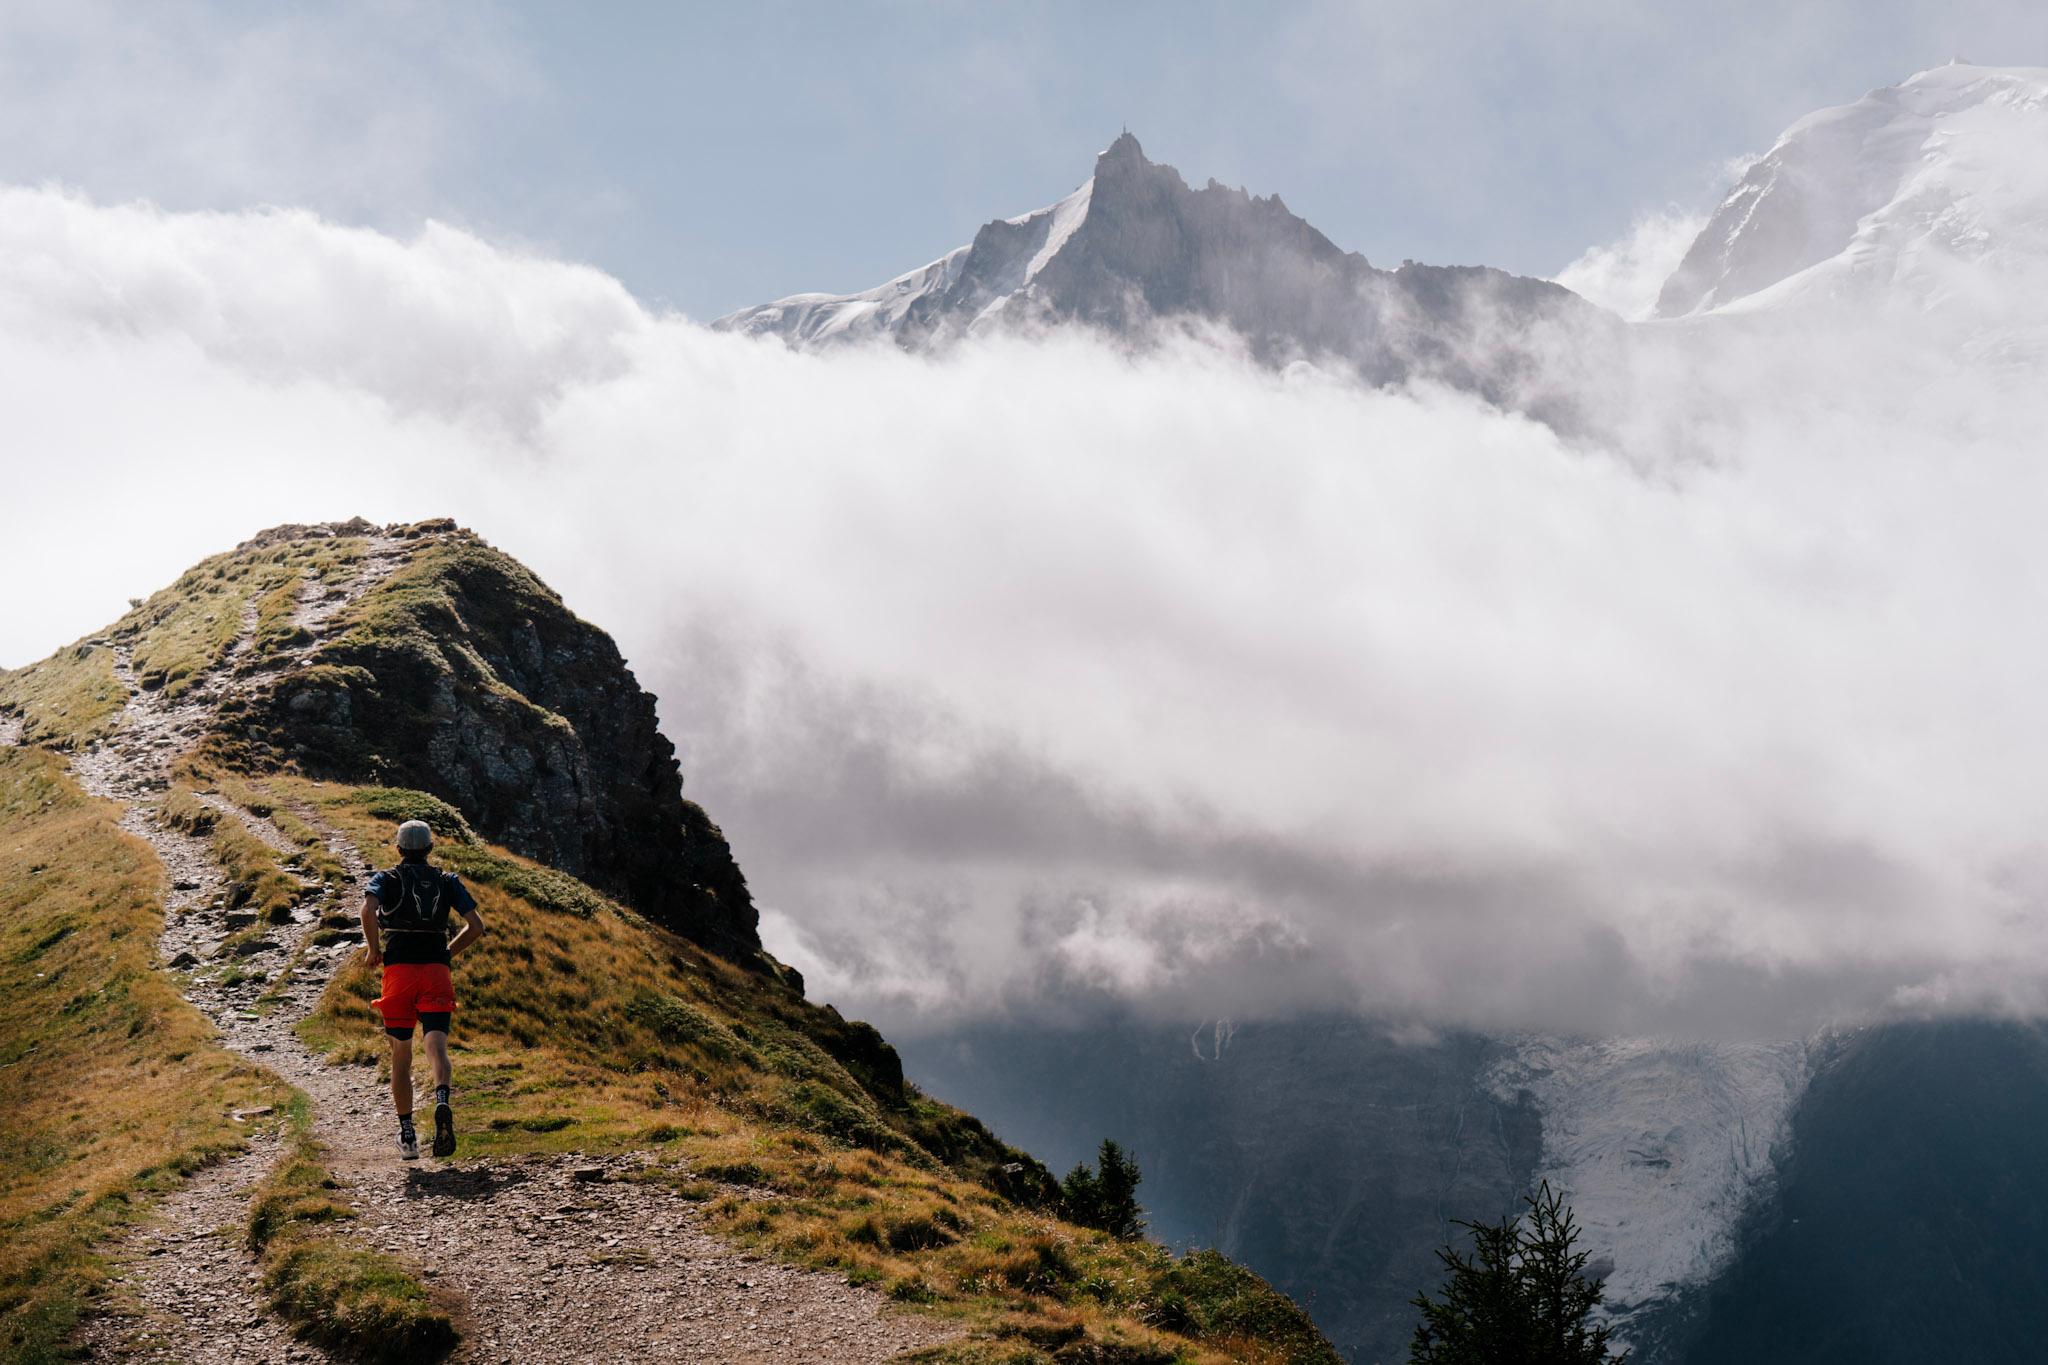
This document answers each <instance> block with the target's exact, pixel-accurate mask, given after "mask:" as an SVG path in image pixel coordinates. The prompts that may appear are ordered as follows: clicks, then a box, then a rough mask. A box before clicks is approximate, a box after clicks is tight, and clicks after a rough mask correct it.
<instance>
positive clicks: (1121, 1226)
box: [1060, 1138, 1145, 1239]
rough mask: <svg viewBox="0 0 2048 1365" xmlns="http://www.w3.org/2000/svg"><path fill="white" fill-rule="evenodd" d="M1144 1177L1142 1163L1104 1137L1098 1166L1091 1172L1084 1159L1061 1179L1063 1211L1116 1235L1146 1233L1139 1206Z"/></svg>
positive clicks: (1132, 1235)
mask: <svg viewBox="0 0 2048 1365" xmlns="http://www.w3.org/2000/svg"><path fill="white" fill-rule="evenodd" d="M1142 1179H1144V1177H1143V1176H1142V1175H1140V1174H1139V1173H1138V1163H1137V1162H1136V1161H1134V1160H1132V1159H1131V1158H1130V1157H1128V1156H1125V1155H1124V1149H1123V1148H1121V1147H1119V1146H1118V1145H1117V1144H1116V1143H1114V1142H1112V1141H1110V1140H1109V1139H1108V1138H1104V1139H1103V1140H1102V1150H1101V1152H1100V1153H1099V1154H1098V1155H1097V1158H1096V1168H1095V1169H1094V1170H1092V1171H1091V1170H1089V1169H1088V1165H1087V1163H1086V1162H1083V1163H1081V1164H1080V1165H1078V1166H1076V1167H1074V1169H1073V1170H1071V1171H1069V1172H1067V1178H1066V1179H1065V1180H1062V1181H1061V1182H1060V1195H1061V1212H1062V1213H1064V1214H1065V1215H1066V1217H1067V1219H1068V1220H1069V1221H1070V1222H1075V1223H1079V1224H1081V1225H1082V1226H1083V1227H1091V1228H1101V1229H1102V1230H1103V1231H1104V1232H1107V1233H1108V1234H1109V1235H1110V1236H1112V1237H1122V1238H1125V1239H1129V1238H1133V1237H1139V1236H1142V1235H1143V1234H1144V1231H1145V1219H1144V1216H1143V1212H1142V1210H1140V1209H1139V1208H1138V1182H1139V1181H1140V1180H1142Z"/></svg>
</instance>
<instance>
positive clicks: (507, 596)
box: [223, 522, 760, 960]
mask: <svg viewBox="0 0 2048 1365" xmlns="http://www.w3.org/2000/svg"><path fill="white" fill-rule="evenodd" d="M292 529H293V530H298V529H299V528H292ZM408 531H409V534H407V535H406V536H405V537H404V538H403V544H404V547H405V548H404V564H403V566H402V567H400V568H398V569H396V570H395V571H394V572H392V573H390V574H389V576H388V577H386V578H384V579H383V580H382V581H381V582H379V583H378V584H377V585H375V586H374V587H373V588H371V589H370V590H369V591H368V592H366V593H364V594H363V596H362V597H361V598H360V600H358V601H355V602H353V603H351V604H350V605H349V606H348V607H347V608H346V610H344V611H343V612H341V613H340V614H339V615H338V616H337V618H336V620H335V622H334V625H333V628H332V630H331V631H330V632H329V633H328V634H327V636H326V637H325V638H324V639H322V640H320V641H319V643H318V644H317V646H316V647H315V648H314V649H313V651H312V653H311V654H310V656H309V657H308V658H306V659H305V660H303V661H302V662H295V663H294V666H292V667H290V668H289V669H285V670H283V671H281V672H279V673H277V674H276V675H275V676H274V677H270V678H262V677H261V670H262V669H263V667H264V663H265V661H264V660H263V659H262V658H260V657H258V658H256V659H254V660H252V662H251V664H250V665H249V666H250V668H251V669H252V670H254V671H255V672H256V673H257V675H258V679H259V680H258V682H257V684H256V685H255V686H253V687H251V688H248V689H246V690H245V693H244V695H243V696H242V697H241V698H240V699H239V700H238V701H237V702H235V703H233V704H231V705H229V706H228V707H226V708H224V710H223V720H224V724H225V726H226V731H227V732H226V733H225V734H224V736H223V739H224V740H225V741H226V747H227V749H228V751H229V752H230V753H231V754H233V753H240V754H242V755H243V756H244V757H246V756H247V755H248V753H249V752H251V751H262V752H263V753H265V754H266V755H267V756H268V757H270V758H272V759H274V760H281V761H286V762H290V763H292V764H295V765H296V766H298V767H299V768H301V769H302V770H304V771H306V772H307V773H309V774H312V775H315V776H320V777H327V778H333V779H336V780H339V781H347V782H355V783H381V784H385V785H390V786H403V787H412V788H417V789H419V790H422V791H427V792H431V793H433V794H434V795H436V796H439V797H441V798H443V799H444V800H446V801H448V802H449V803H451V804H452V805H454V806H456V807H458V808H459V809H460V810H461V811H462V813H463V815H464V816H466V817H467V819H468V821H469V823H470V824H471V825H472V826H474V828H475V829H476V830H477V831H478V832H479V833H481V834H483V835H484V836H485V837H487V838H489V839H491V840H493V841H495V842H498V843H502V844H504V845H506V846H508V847H510V848H512V849H514V850H516V851H518V852H520V853H523V854H525V855H527V856H528V857H531V858H534V859H536V860H538V861H541V862H545V863H547V864H549V865H551V866H553V867H556V868H559V869H560V870H562V871H564V872H567V873H570V874H571V875H573V876H576V877H578V878H580V879H582V880H584V881H587V882H589V883H591V884H592V885H594V886H597V887H599V888H601V889H603V890H605V891H608V892H610V893H612V894H614V895H616V896H618V897H619V898H620V899H621V900H623V901H624V902H626V903H627V904H629V905H631V906H633V907H634V908H635V909H637V910H639V911H640V912H641V913H643V914H645V915H647V916H648V917H649V918H650V919H653V920H655V921H656V922H657V923H660V924H663V925H665V926H667V927H669V928H672V929H674V930H676V931H677V932H679V933H682V934H684V935H685V936H687V937H689V938H691V939H694V940H696V941H698V942H700V943H703V944H705V945H706V946H708V947H711V948H713V949H715V950H717V951H720V952H722V953H725V954H727V955H729V956H733V957H737V958H741V959H744V960H752V959H754V958H755V957H756V956H757V955H758V953H759V949H760V938H759V936H758V934H757V932H756V928H755V925H756V920H757V915H756V912H755V910H754V906H753V901H752V898H751V896H750V895H749V894H748V891H747V884H746V879H745V877H743V876H742V875H741V873H740V870H739V867H738V865H737V863H735V862H734V860H733V856H732V850H731V848H730V847H729V846H728V845H727V843H726V840H725V837H724V835H723V834H722V833H721V832H720V831H719V829H718V826H717V825H715V824H714V823H712V821H711V819H710V817H709V816H708V815H706V814H705V813H704V810H703V809H702V808H701V807H699V806H698V805H696V804H695V803H694V802H691V801H688V800H686V799H685V798H684V796H683V783H682V772H681V769H680V767H679V765H678V763H677V761H676V755H675V748H674V746H673V745H671V744H670V743H669V741H668V740H667V739H666V738H665V737H664V736H663V735H662V733H661V731H660V729H659V728H658V727H657V725H656V721H655V706H654V698H653V697H652V696H651V695H650V694H648V693H647V692H646V691H644V690H643V689H642V688H641V687H640V685H639V683H638V682H637V681H636V680H635V678H634V676H633V674H632V671H631V670H630V669H628V668H627V667H626V664H625V660H624V659H623V658H621V657H620V655H619V651H618V648H617V646H616V645H614V644H613V643H612V641H611V638H610V637H609V636H607V635H606V634H605V633H604V632H603V631H601V630H599V629H598V628H597V627H595V626H593V625H591V624H589V623H588V622H586V621H583V620H581V619H580V618H578V617H577V616H576V615H575V614H574V613H572V612H571V611H570V610H569V609H568V608H567V607H566V606H565V605H563V603H562V600H561V598H559V597H558V596H556V594H555V593H554V592H553V591H552V590H550V589H549V588H548V587H547V586H546V585H545V584H543V583H541V582H540V580H539V579H537V578H535V577H534V576H533V574H531V573H530V572H529V571H528V570H527V569H526V568H525V567H524V566H522V565H520V564H519V563H518V562H517V561H515V560H513V559H512V558H510V557H509V556H507V555H504V554H501V553H499V552H498V551H496V550H494V549H492V548H491V547H490V546H488V545H486V544H485V543H484V542H483V541H482V540H481V539H479V538H477V537H476V536H474V535H472V534H470V533H469V532H467V531H463V530H459V529H457V528H456V527H455V526H454V524H453V523H452V522H438V523H425V524H423V525H421V526H418V527H413V528H408Z"/></svg>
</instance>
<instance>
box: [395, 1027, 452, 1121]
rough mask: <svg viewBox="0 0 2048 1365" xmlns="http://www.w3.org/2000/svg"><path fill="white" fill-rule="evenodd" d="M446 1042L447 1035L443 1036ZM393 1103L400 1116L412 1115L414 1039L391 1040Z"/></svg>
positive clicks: (408, 1116) (407, 1116) (409, 1116)
mask: <svg viewBox="0 0 2048 1365" xmlns="http://www.w3.org/2000/svg"><path fill="white" fill-rule="evenodd" d="M442 1041H443V1043H444V1044H445V1042H446V1041H447V1038H446V1035H445V1034H444V1035H443V1036H442ZM391 1103H392V1105H393V1106H394V1107H395V1108H396V1109H397V1110H398V1117H400V1118H402V1119H403V1118H411V1117H412V1039H410V1038H393V1039H392V1040H391Z"/></svg>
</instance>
